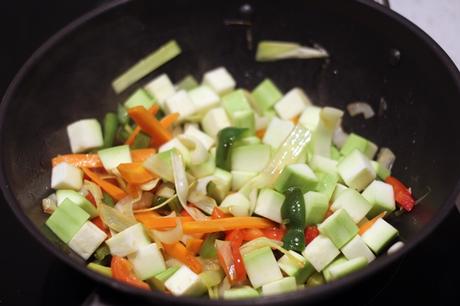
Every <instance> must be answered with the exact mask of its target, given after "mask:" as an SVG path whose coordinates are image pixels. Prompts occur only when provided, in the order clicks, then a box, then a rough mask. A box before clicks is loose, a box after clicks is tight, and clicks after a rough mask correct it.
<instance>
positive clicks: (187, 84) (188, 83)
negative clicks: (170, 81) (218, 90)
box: [176, 74, 199, 90]
mask: <svg viewBox="0 0 460 306" xmlns="http://www.w3.org/2000/svg"><path fill="white" fill-rule="evenodd" d="M198 85H199V84H198V81H197V80H196V79H195V78H194V77H193V75H191V74H189V75H186V76H185V77H184V78H183V79H181V80H180V81H179V82H177V84H176V89H177V90H192V89H194V88H196V87H198Z"/></svg>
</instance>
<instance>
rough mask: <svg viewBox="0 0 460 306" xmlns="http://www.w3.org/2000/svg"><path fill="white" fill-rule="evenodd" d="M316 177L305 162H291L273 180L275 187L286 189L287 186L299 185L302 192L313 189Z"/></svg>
mask: <svg viewBox="0 0 460 306" xmlns="http://www.w3.org/2000/svg"><path fill="white" fill-rule="evenodd" d="M317 183H318V178H317V176H316V175H315V173H314V172H313V171H312V170H311V169H310V167H308V166H307V165H306V164H292V165H288V166H287V167H285V168H284V170H283V172H281V175H280V176H279V177H278V179H277V180H276V182H275V185H274V187H275V189H276V190H277V191H279V192H284V191H286V190H287V189H288V188H289V187H299V188H300V189H301V190H302V192H304V193H305V192H307V191H310V190H314V189H315V187H316V184H317Z"/></svg>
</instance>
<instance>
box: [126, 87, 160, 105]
mask: <svg viewBox="0 0 460 306" xmlns="http://www.w3.org/2000/svg"><path fill="white" fill-rule="evenodd" d="M154 104H155V100H154V99H153V98H152V97H151V96H150V95H149V94H148V93H147V92H146V91H145V90H144V89H138V90H136V91H135V92H134V93H133V94H132V95H131V96H130V97H129V98H128V99H127V100H126V101H125V103H124V106H125V108H126V109H130V108H132V107H136V106H143V107H145V108H146V109H149V108H151V107H152V106H153V105H154Z"/></svg>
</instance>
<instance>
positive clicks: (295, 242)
mask: <svg viewBox="0 0 460 306" xmlns="http://www.w3.org/2000/svg"><path fill="white" fill-rule="evenodd" d="M284 195H285V196H286V198H285V200H284V202H283V205H282V206H281V217H282V218H283V222H285V223H286V225H287V232H286V234H285V235H284V238H283V242H284V248H286V249H288V250H293V251H297V252H302V251H303V249H304V248H305V234H304V230H305V226H306V224H305V202H304V200H303V194H302V191H301V190H300V188H298V187H290V188H288V190H286V192H285V193H284Z"/></svg>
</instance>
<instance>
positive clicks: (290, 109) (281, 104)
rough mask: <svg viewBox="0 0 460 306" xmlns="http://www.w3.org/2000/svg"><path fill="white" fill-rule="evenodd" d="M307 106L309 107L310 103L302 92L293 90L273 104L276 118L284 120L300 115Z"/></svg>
mask: <svg viewBox="0 0 460 306" xmlns="http://www.w3.org/2000/svg"><path fill="white" fill-rule="evenodd" d="M308 105H311V101H310V99H309V98H308V96H307V95H306V94H305V93H304V92H303V90H302V89H300V88H293V89H291V90H290V91H289V92H288V93H287V94H285V95H284V97H283V98H281V100H279V101H278V102H277V103H276V104H275V106H274V108H275V111H276V113H277V114H278V116H280V117H281V118H282V119H285V120H286V119H292V118H294V117H296V116H299V115H300V114H302V112H303V111H304V110H305V107H307V106H308Z"/></svg>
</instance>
